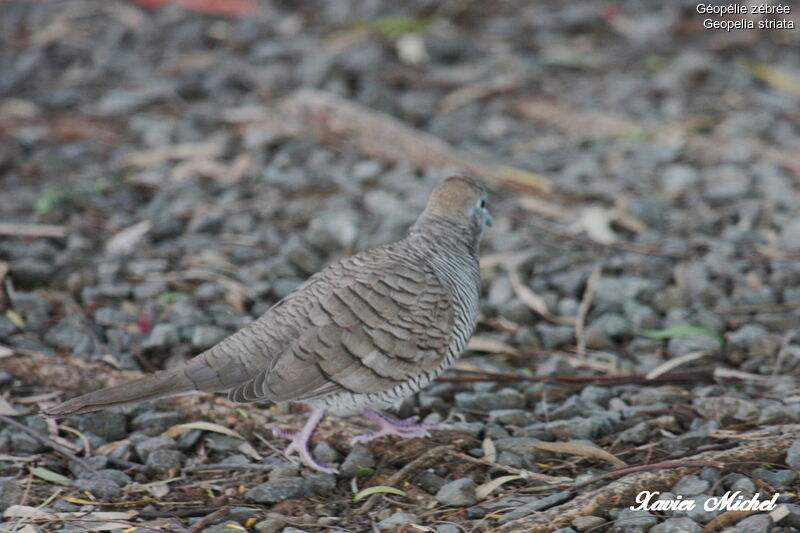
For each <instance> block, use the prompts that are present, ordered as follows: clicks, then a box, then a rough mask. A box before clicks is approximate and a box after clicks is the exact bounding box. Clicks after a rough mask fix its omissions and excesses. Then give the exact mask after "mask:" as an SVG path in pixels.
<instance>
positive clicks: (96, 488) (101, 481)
mask: <svg viewBox="0 0 800 533" xmlns="http://www.w3.org/2000/svg"><path fill="white" fill-rule="evenodd" d="M75 487H77V488H79V489H81V490H85V491H89V492H91V493H92V494H94V495H95V496H98V497H100V498H103V499H110V498H116V497H117V496H119V495H120V493H121V492H122V490H121V489H120V486H119V485H117V484H116V483H115V482H114V481H113V480H111V479H110V478H107V477H102V476H91V477H85V478H81V479H77V480H76V481H75Z"/></svg>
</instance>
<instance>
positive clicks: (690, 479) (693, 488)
mask: <svg viewBox="0 0 800 533" xmlns="http://www.w3.org/2000/svg"><path fill="white" fill-rule="evenodd" d="M709 488H711V483H709V482H708V481H706V480H705V479H700V478H699V477H697V476H683V477H682V478H681V479H679V480H678V482H677V483H675V484H674V485H673V486H672V489H671V490H672V492H674V493H675V494H677V495H679V496H683V497H684V498H685V497H688V496H697V495H698V494H702V493H703V492H705V491H707V490H708V489H709Z"/></svg>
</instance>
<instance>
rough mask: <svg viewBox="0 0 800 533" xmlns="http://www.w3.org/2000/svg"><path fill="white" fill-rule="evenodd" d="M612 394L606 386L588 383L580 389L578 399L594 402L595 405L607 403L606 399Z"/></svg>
mask: <svg viewBox="0 0 800 533" xmlns="http://www.w3.org/2000/svg"><path fill="white" fill-rule="evenodd" d="M613 395H614V394H613V393H612V392H611V390H610V389H609V388H608V387H598V386H596V385H589V386H588V387H584V389H583V390H582V391H581V394H580V399H581V400H583V401H584V402H588V403H595V404H597V405H601V406H603V405H608V401H609V400H610V399H611V398H612V396H613Z"/></svg>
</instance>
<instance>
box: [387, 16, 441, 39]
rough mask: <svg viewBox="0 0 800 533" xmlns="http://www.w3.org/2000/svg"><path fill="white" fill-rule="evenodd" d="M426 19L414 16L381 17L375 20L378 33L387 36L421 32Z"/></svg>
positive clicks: (424, 26)
mask: <svg viewBox="0 0 800 533" xmlns="http://www.w3.org/2000/svg"><path fill="white" fill-rule="evenodd" d="M428 22H429V21H428V20H426V19H422V18H415V17H383V18H379V19H378V20H377V21H375V29H377V30H378V33H380V34H381V35H385V36H387V37H394V36H397V35H407V34H413V33H422V32H423V31H425V28H426V27H427V26H428Z"/></svg>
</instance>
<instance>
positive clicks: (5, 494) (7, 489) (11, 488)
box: [0, 477, 23, 511]
mask: <svg viewBox="0 0 800 533" xmlns="http://www.w3.org/2000/svg"><path fill="white" fill-rule="evenodd" d="M22 493H23V490H22V485H20V484H19V482H18V481H17V480H16V479H14V478H13V477H0V511H5V510H6V509H8V508H9V507H11V506H12V505H17V504H18V503H19V502H20V500H22Z"/></svg>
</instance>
